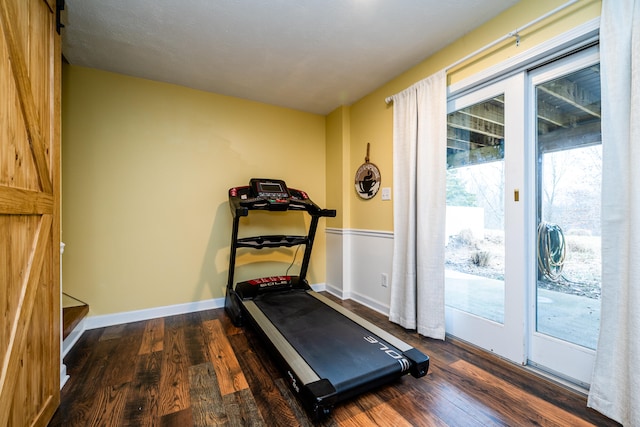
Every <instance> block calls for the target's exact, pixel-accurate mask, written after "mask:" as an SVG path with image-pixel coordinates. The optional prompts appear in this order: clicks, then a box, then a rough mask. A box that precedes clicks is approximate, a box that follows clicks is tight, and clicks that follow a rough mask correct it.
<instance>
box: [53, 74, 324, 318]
mask: <svg viewBox="0 0 640 427" xmlns="http://www.w3.org/2000/svg"><path fill="white" fill-rule="evenodd" d="M63 71H64V72H63V114H62V119H63V159H62V164H63V236H62V238H63V241H64V242H65V244H66V248H65V253H64V256H63V266H64V271H63V275H64V276H63V286H64V291H65V292H66V293H68V294H70V295H72V296H74V297H77V298H80V299H81V300H84V301H86V302H88V303H89V304H90V306H91V314H92V315H100V314H110V313H117V312H125V311H131V310H138V309H144V308H150V307H157V306H166V305H172V304H179V303H186V302H193V301H199V300H206V299H210V298H219V297H222V296H223V295H224V294H223V288H224V286H225V284H226V280H227V269H228V253H229V242H230V233H231V214H230V210H229V205H228V202H227V200H228V199H227V190H228V189H229V188H230V187H233V186H237V185H247V184H248V182H249V179H250V178H251V177H267V178H279V179H284V180H285V181H286V182H287V184H289V185H290V186H291V187H294V188H299V189H303V190H305V191H307V192H308V193H309V195H310V196H311V197H312V199H313V200H314V201H315V202H316V203H318V204H319V205H320V206H322V207H325V192H326V189H325V181H326V177H325V161H324V159H325V118H324V117H323V116H319V115H314V114H308V113H303V112H298V111H294V110H289V109H284V108H279V107H274V106H269V105H265V104H260V103H256V102H250V101H245V100H241V99H237V98H231V97H225V96H221V95H215V94H211V93H205V92H200V91H196V90H191V89H187V88H184V87H179V86H175V85H169V84H164V83H157V82H152V81H148V80H143V79H137V78H131V77H127V76H123V75H119V74H113V73H108V72H104V71H97V70H93V69H87V68H82V67H76V66H65V67H64V70H63ZM283 215H284V214H282V215H281V214H275V215H271V216H270V215H268V213H264V212H260V213H257V214H256V215H252V216H250V217H249V218H248V219H243V220H242V224H243V226H242V227H241V229H240V231H241V233H242V232H243V231H248V230H252V232H251V233H246V232H245V233H244V234H245V235H246V234H253V233H254V232H255V233H256V234H278V233H280V230H278V229H279V228H282V232H283V233H289V234H304V232H305V229H304V226H305V225H306V224H307V223H308V220H307V218H306V217H305V215H303V214H302V213H294V214H293V215H291V216H290V217H289V216H288V217H286V218H284V217H283ZM323 221H324V220H321V222H320V229H319V233H318V236H317V239H316V242H315V243H316V246H315V248H314V255H313V259H312V261H311V266H310V272H309V276H308V279H309V282H310V283H312V284H313V283H322V282H323V281H324V280H325V238H324V231H323V230H324V222H323ZM289 225H291V227H292V228H291V229H289V228H288V226H289ZM271 226H273V227H274V228H275V229H276V230H277V231H275V232H274V231H273V230H269V229H267V228H266V227H271ZM253 230H255V231H253ZM293 252H294V250H293V249H283V250H266V249H265V250H262V251H256V254H251V253H250V251H249V250H246V249H245V250H240V251H239V257H238V261H239V264H241V265H242V264H246V263H249V262H253V261H263V260H266V259H272V258H273V259H274V260H275V262H268V263H258V264H254V265H253V266H250V267H245V268H242V267H239V268H238V270H237V273H238V274H237V275H236V279H237V280H236V281H238V280H244V279H248V278H252V277H260V276H264V275H273V274H284V273H285V271H286V269H287V267H288V265H289V263H290V262H291V260H292V257H293ZM261 254H264V255H265V256H264V257H261V258H260V259H258V258H257V257H256V256H255V255H261ZM301 259H302V251H300V253H298V255H297V262H298V264H299V262H300V260H301ZM297 271H298V270H297V268H296V267H294V268H293V269H292V270H291V271H290V273H296V272H297Z"/></svg>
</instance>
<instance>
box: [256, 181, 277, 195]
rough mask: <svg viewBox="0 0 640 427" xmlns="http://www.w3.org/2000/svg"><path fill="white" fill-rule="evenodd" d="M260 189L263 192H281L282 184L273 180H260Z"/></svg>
mask: <svg viewBox="0 0 640 427" xmlns="http://www.w3.org/2000/svg"><path fill="white" fill-rule="evenodd" d="M260 191H264V192H265V193H282V186H281V185H280V184H277V183H273V182H261V183H260Z"/></svg>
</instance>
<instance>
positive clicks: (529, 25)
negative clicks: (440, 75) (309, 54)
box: [385, 0, 580, 104]
mask: <svg viewBox="0 0 640 427" xmlns="http://www.w3.org/2000/svg"><path fill="white" fill-rule="evenodd" d="M579 1H580V0H570V1H568V2H566V3H564V4H563V5H561V6H558V7H556V8H555V9H553V10H551V11H549V12H547V13H545V14H544V15H542V16H539V17H538V18H536V19H534V20H533V21H531V22H528V23H526V24H525V25H523V26H522V27H519V28H516V29H515V30H514V31H512V32H510V33H507V34H505V35H504V36H502V37H500V38H499V39H497V40H494V41H492V42H491V43H489V44H487V45H485V46H482V47H481V48H480V49H478V50H475V51H473V52H471V53H470V54H468V55H467V56H465V57H463V58H461V59H459V60H457V61H456V62H454V63H453V64H450V65H448V66H447V67H445V69H444V71H445V72H448V71H449V70H451V69H452V68H454V67H457V66H458V65H460V64H462V63H463V62H466V61H467V60H469V59H471V58H473V57H474V56H476V55H478V54H480V53H482V52H484V51H485V50H488V49H491V48H492V47H493V46H495V45H497V44H498V43H502V42H503V41H505V40H507V39H509V38H511V37H516V43H519V42H520V35H519V34H518V33H519V32H520V31H524V30H526V29H527V28H529V27H531V26H533V25H535V24H537V23H538V22H540V21H542V20H544V19H547V18H548V17H550V16H552V15H555V14H556V13H558V12H560V11H562V10H564V9H566V8H567V7H569V6H571V5H573V4H575V3H577V2H579ZM414 84H415V83H414ZM411 86H413V85H411ZM411 86H410V87H411ZM405 90H406V89H405ZM391 101H392V97H391V96H389V97H387V98H386V99H385V102H386V103H387V104H388V103H390V102H391Z"/></svg>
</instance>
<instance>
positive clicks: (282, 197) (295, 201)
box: [229, 178, 335, 216]
mask: <svg viewBox="0 0 640 427" xmlns="http://www.w3.org/2000/svg"><path fill="white" fill-rule="evenodd" d="M229 203H230V206H231V212H232V213H233V215H234V216H238V215H239V216H246V215H247V214H248V211H249V210H254V209H264V210H270V211H286V210H306V211H307V212H309V213H311V214H314V213H317V214H319V215H320V216H335V211H329V210H323V209H320V208H319V207H318V206H317V205H316V204H315V203H313V202H312V201H311V199H309V196H308V195H307V193H305V192H304V191H301V190H296V189H295V188H288V187H287V184H286V183H285V182H284V181H283V180H281V179H265V178H251V180H250V181H249V185H245V186H242V187H232V188H230V189H229Z"/></svg>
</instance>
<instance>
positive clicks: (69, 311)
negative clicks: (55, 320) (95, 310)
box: [62, 304, 89, 339]
mask: <svg viewBox="0 0 640 427" xmlns="http://www.w3.org/2000/svg"><path fill="white" fill-rule="evenodd" d="M87 313H89V306H88V305H86V304H85V305H78V306H75V307H64V308H63V309H62V329H63V333H62V339H65V338H67V337H68V336H69V334H70V333H71V332H73V329H74V328H75V327H76V326H77V325H78V323H80V321H81V320H82V319H84V317H85V316H86V315H87Z"/></svg>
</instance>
